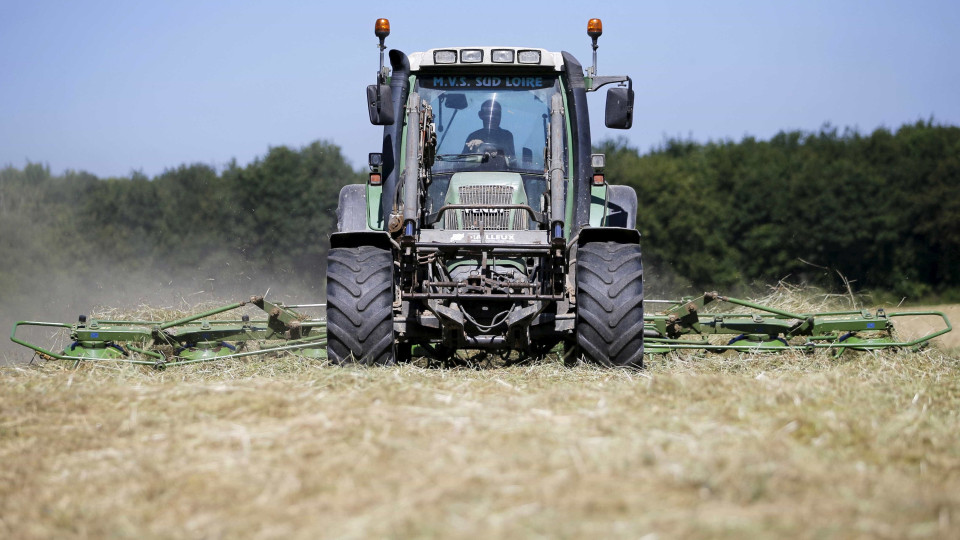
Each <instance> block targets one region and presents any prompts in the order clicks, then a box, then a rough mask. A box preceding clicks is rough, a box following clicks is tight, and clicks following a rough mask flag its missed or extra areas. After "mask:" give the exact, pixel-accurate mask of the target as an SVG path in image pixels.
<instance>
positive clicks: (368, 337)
mask: <svg viewBox="0 0 960 540" xmlns="http://www.w3.org/2000/svg"><path fill="white" fill-rule="evenodd" d="M327 357H328V358H329V359H330V360H331V361H332V362H334V363H336V364H345V363H350V362H357V363H361V364H368V365H392V364H394V363H395V362H396V345H395V341H394V337H393V256H392V255H391V253H390V251H389V250H385V249H380V248H376V247H373V246H360V247H355V248H334V249H331V250H330V253H329V255H328V256H327Z"/></svg>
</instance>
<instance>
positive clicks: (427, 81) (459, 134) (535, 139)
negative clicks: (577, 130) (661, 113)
mask: <svg viewBox="0 0 960 540" xmlns="http://www.w3.org/2000/svg"><path fill="white" fill-rule="evenodd" d="M416 91H417V92H418V93H419V94H420V98H421V99H423V100H425V101H426V102H427V103H429V104H430V106H431V107H432V108H433V115H434V122H435V123H436V131H437V158H436V161H435V162H434V165H433V170H432V172H433V173H435V174H436V173H442V174H449V173H453V172H459V171H477V170H497V171H516V172H521V173H543V171H544V155H545V152H544V149H545V148H546V147H547V134H548V133H549V123H550V98H551V97H552V96H553V94H555V93H557V92H559V91H560V87H559V82H558V80H557V77H556V76H553V75H533V76H530V75H517V76H514V75H480V76H474V75H439V74H438V75H421V76H420V77H419V78H418V79H417V83H416ZM564 131H566V130H564Z"/></svg>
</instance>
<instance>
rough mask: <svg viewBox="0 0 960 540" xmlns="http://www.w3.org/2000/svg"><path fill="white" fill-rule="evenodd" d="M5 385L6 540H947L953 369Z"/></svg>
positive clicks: (681, 366) (957, 456) (955, 473)
mask: <svg viewBox="0 0 960 540" xmlns="http://www.w3.org/2000/svg"><path fill="white" fill-rule="evenodd" d="M648 364H649V366H648V368H647V369H646V370H644V371H641V372H637V371H622V370H602V369H597V368H593V367H590V366H578V367H574V368H568V367H564V366H563V365H562V363H561V362H560V360H559V359H557V358H548V359H547V360H545V361H541V362H538V363H534V364H530V365H519V366H512V367H495V368H489V369H466V368H460V369H427V368H423V367H417V366H414V365H405V366H400V367H396V368H359V367H350V368H337V367H332V366H329V365H326V364H324V363H323V362H322V361H317V360H309V359H305V358H301V357H297V356H292V355H290V356H283V357H279V358H269V359H258V360H246V361H225V362H222V363H219V364H206V365H195V366H186V367H183V368H176V369H170V370H168V371H166V372H157V371H153V370H151V369H148V368H140V367H132V366H113V365H107V364H103V365H84V366H81V367H80V368H79V369H77V370H72V369H69V366H65V365H58V364H51V363H46V364H42V365H33V366H22V365H21V366H13V367H5V368H2V369H0V460H2V466H0V537H2V538H18V539H19V538H106V537H109V538H171V537H176V538H184V537H186V538H370V537H374V538H376V537H388V538H399V537H403V538H411V537H412V538H477V537H501V538H516V537H521V538H525V537H558V538H584V537H600V536H604V537H613V538H648V539H652V538H674V537H711V538H744V537H750V538H755V537H760V538H764V537H766V538H781V537H799V538H851V537H853V538H856V537H863V538H957V537H960V354H958V353H957V351H956V350H950V351H946V350H943V349H938V348H932V349H927V350H924V351H922V352H919V353H906V352H887V353H877V354H874V353H860V354H849V353H848V354H846V355H844V356H843V357H841V358H840V359H834V358H832V357H831V356H829V355H827V354H819V353H818V354H813V355H804V354H799V353H797V354H793V353H787V354H781V355H738V354H734V353H727V354H725V355H707V354H693V355H691V354H685V355H679V354H673V355H669V356H660V357H652V358H651V359H650V360H649V362H648Z"/></svg>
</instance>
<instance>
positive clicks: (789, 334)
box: [10, 293, 952, 369]
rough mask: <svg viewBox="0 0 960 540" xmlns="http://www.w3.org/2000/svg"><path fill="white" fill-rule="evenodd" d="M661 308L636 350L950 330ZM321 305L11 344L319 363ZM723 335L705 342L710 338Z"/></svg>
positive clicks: (94, 357)
mask: <svg viewBox="0 0 960 540" xmlns="http://www.w3.org/2000/svg"><path fill="white" fill-rule="evenodd" d="M646 302H647V303H648V305H649V304H664V305H665V306H666V309H665V310H663V311H662V312H661V313H659V314H651V312H653V311H654V310H653V309H648V310H647V314H646V315H645V316H644V344H645V345H644V350H645V353H647V354H659V353H667V352H670V351H683V350H691V349H696V350H708V351H715V352H724V351H731V350H732V351H742V352H757V351H770V352H775V351H784V350H791V349H792V350H801V351H814V350H817V349H828V350H832V351H833V352H835V354H837V355H839V354H841V353H843V352H844V351H846V350H848V349H851V350H859V351H864V350H874V349H882V348H919V347H920V346H922V345H924V344H926V343H927V342H929V341H930V340H931V339H933V338H935V337H937V336H941V335H943V334H946V333H947V332H949V331H951V330H952V326H951V325H950V321H949V320H948V319H947V316H946V315H945V314H944V313H942V312H939V311H917V312H893V313H887V312H886V311H885V310H883V309H878V310H876V311H875V312H869V311H866V310H862V311H832V312H823V313H793V312H790V311H786V310H783V309H778V308H775V307H770V306H763V305H760V304H756V303H753V302H749V301H747V300H741V299H738V298H731V297H728V296H721V295H719V294H717V293H706V294H704V295H703V296H700V297H696V298H685V299H682V300H679V301H673V300H669V301H668V300H647V301H646ZM721 303H726V304H730V305H731V306H735V309H734V310H733V311H731V312H718V311H716V310H713V309H708V308H712V307H714V306H716V305H719V304H721ZM248 304H249V305H254V306H256V307H258V308H260V309H261V310H263V311H264V313H266V315H267V317H266V318H264V319H257V320H251V319H250V318H249V317H248V316H246V315H243V316H242V317H241V318H240V319H239V320H236V319H234V320H225V319H211V317H213V316H215V315H219V314H222V313H226V312H230V311H234V310H239V309H241V308H243V307H244V306H246V305H248ZM317 307H324V305H323V304H302V305H289V306H288V305H283V304H279V303H271V302H268V301H267V300H265V299H264V298H263V297H260V296H255V297H253V298H251V299H250V300H249V301H246V302H237V303H234V304H229V305H226V306H222V307H219V308H215V309H211V310H207V311H203V312H201V313H197V314H195V315H191V316H188V317H183V318H180V319H176V320H172V321H132V320H128V321H123V320H89V321H88V320H87V319H86V318H85V317H83V316H81V317H80V320H79V322H78V323H77V324H74V325H69V324H63V323H52V322H32V321H20V322H18V323H16V324H14V326H13V330H12V331H11V333H10V339H11V340H12V341H13V342H15V343H18V344H20V345H23V346H24V347H27V348H29V349H31V350H33V351H35V352H36V353H37V354H39V355H40V356H41V357H42V358H46V359H49V360H68V361H73V362H74V365H75V366H76V365H79V363H80V362H82V361H111V362H126V363H131V364H141V365H148V366H153V367H155V368H158V369H163V368H166V367H169V366H182V365H187V364H196V363H200V362H208V361H211V360H226V359H231V358H242V357H245V356H253V355H260V354H267V353H275V352H282V351H289V352H297V354H300V355H303V356H309V357H313V358H325V357H326V344H327V340H326V321H325V319H323V318H309V317H307V316H305V315H302V314H300V313H298V312H297V311H294V309H298V308H317ZM905 317H934V318H939V320H940V321H942V323H943V327H942V328H940V329H939V330H935V331H932V332H930V333H928V334H926V335H924V336H922V337H919V338H916V339H911V340H907V341H899V340H897V339H896V338H895V337H894V334H893V328H894V323H893V320H894V319H896V318H905ZM21 327H44V328H57V329H61V330H69V332H70V342H71V343H70V345H68V346H67V347H65V348H64V350H63V352H60V353H57V352H53V351H51V350H48V349H45V348H43V347H40V346H38V345H34V344H33V343H30V342H28V341H26V340H24V339H22V338H19V337H17V330H18V329H19V328H21ZM718 335H719V336H730V338H729V339H726V338H724V339H722V340H719V341H720V342H718V340H716V339H715V340H714V341H711V340H710V336H718Z"/></svg>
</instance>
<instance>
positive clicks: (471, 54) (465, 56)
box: [460, 49, 483, 64]
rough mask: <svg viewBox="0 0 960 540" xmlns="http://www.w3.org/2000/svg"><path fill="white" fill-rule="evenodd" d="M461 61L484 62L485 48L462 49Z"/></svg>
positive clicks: (466, 62)
mask: <svg viewBox="0 0 960 540" xmlns="http://www.w3.org/2000/svg"><path fill="white" fill-rule="evenodd" d="M460 61H461V62H463V63H464V64H477V63H480V62H483V50H482V49H463V50H461V51H460Z"/></svg>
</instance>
